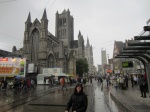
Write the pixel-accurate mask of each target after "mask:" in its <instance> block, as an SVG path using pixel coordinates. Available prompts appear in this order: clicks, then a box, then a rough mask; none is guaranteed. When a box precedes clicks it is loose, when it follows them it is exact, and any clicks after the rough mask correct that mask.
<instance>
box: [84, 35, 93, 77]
mask: <svg viewBox="0 0 150 112" xmlns="http://www.w3.org/2000/svg"><path fill="white" fill-rule="evenodd" d="M85 58H86V59H87V61H88V65H89V74H93V48H92V45H90V42H89V38H87V44H86V46H85Z"/></svg>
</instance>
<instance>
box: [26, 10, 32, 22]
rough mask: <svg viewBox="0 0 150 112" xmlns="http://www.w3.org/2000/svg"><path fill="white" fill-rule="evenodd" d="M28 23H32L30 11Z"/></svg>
mask: <svg viewBox="0 0 150 112" xmlns="http://www.w3.org/2000/svg"><path fill="white" fill-rule="evenodd" d="M26 22H28V23H31V16H30V12H29V15H28V18H27V21H26Z"/></svg>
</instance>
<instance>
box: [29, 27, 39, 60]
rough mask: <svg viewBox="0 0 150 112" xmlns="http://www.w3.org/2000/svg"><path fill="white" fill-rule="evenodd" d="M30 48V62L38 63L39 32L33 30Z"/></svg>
mask: <svg viewBox="0 0 150 112" xmlns="http://www.w3.org/2000/svg"><path fill="white" fill-rule="evenodd" d="M30 46H31V62H33V63H37V62H38V51H39V31H38V30H37V29H34V30H33V32H32V35H31V38H30Z"/></svg>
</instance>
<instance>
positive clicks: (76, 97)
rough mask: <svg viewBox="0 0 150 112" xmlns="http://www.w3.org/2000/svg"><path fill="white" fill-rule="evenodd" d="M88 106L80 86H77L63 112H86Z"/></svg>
mask: <svg viewBox="0 0 150 112" xmlns="http://www.w3.org/2000/svg"><path fill="white" fill-rule="evenodd" d="M87 106H88V99H87V95H86V94H85V93H84V92H83V86H82V84H77V85H76V87H75V89H74V93H73V94H72V95H71V97H70V99H69V101H68V103H67V108H66V111H65V112H70V109H71V110H72V112H86V109H87Z"/></svg>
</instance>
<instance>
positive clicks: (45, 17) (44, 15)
mask: <svg viewBox="0 0 150 112" xmlns="http://www.w3.org/2000/svg"><path fill="white" fill-rule="evenodd" d="M42 19H47V14H46V9H44V13H43V17H42Z"/></svg>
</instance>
